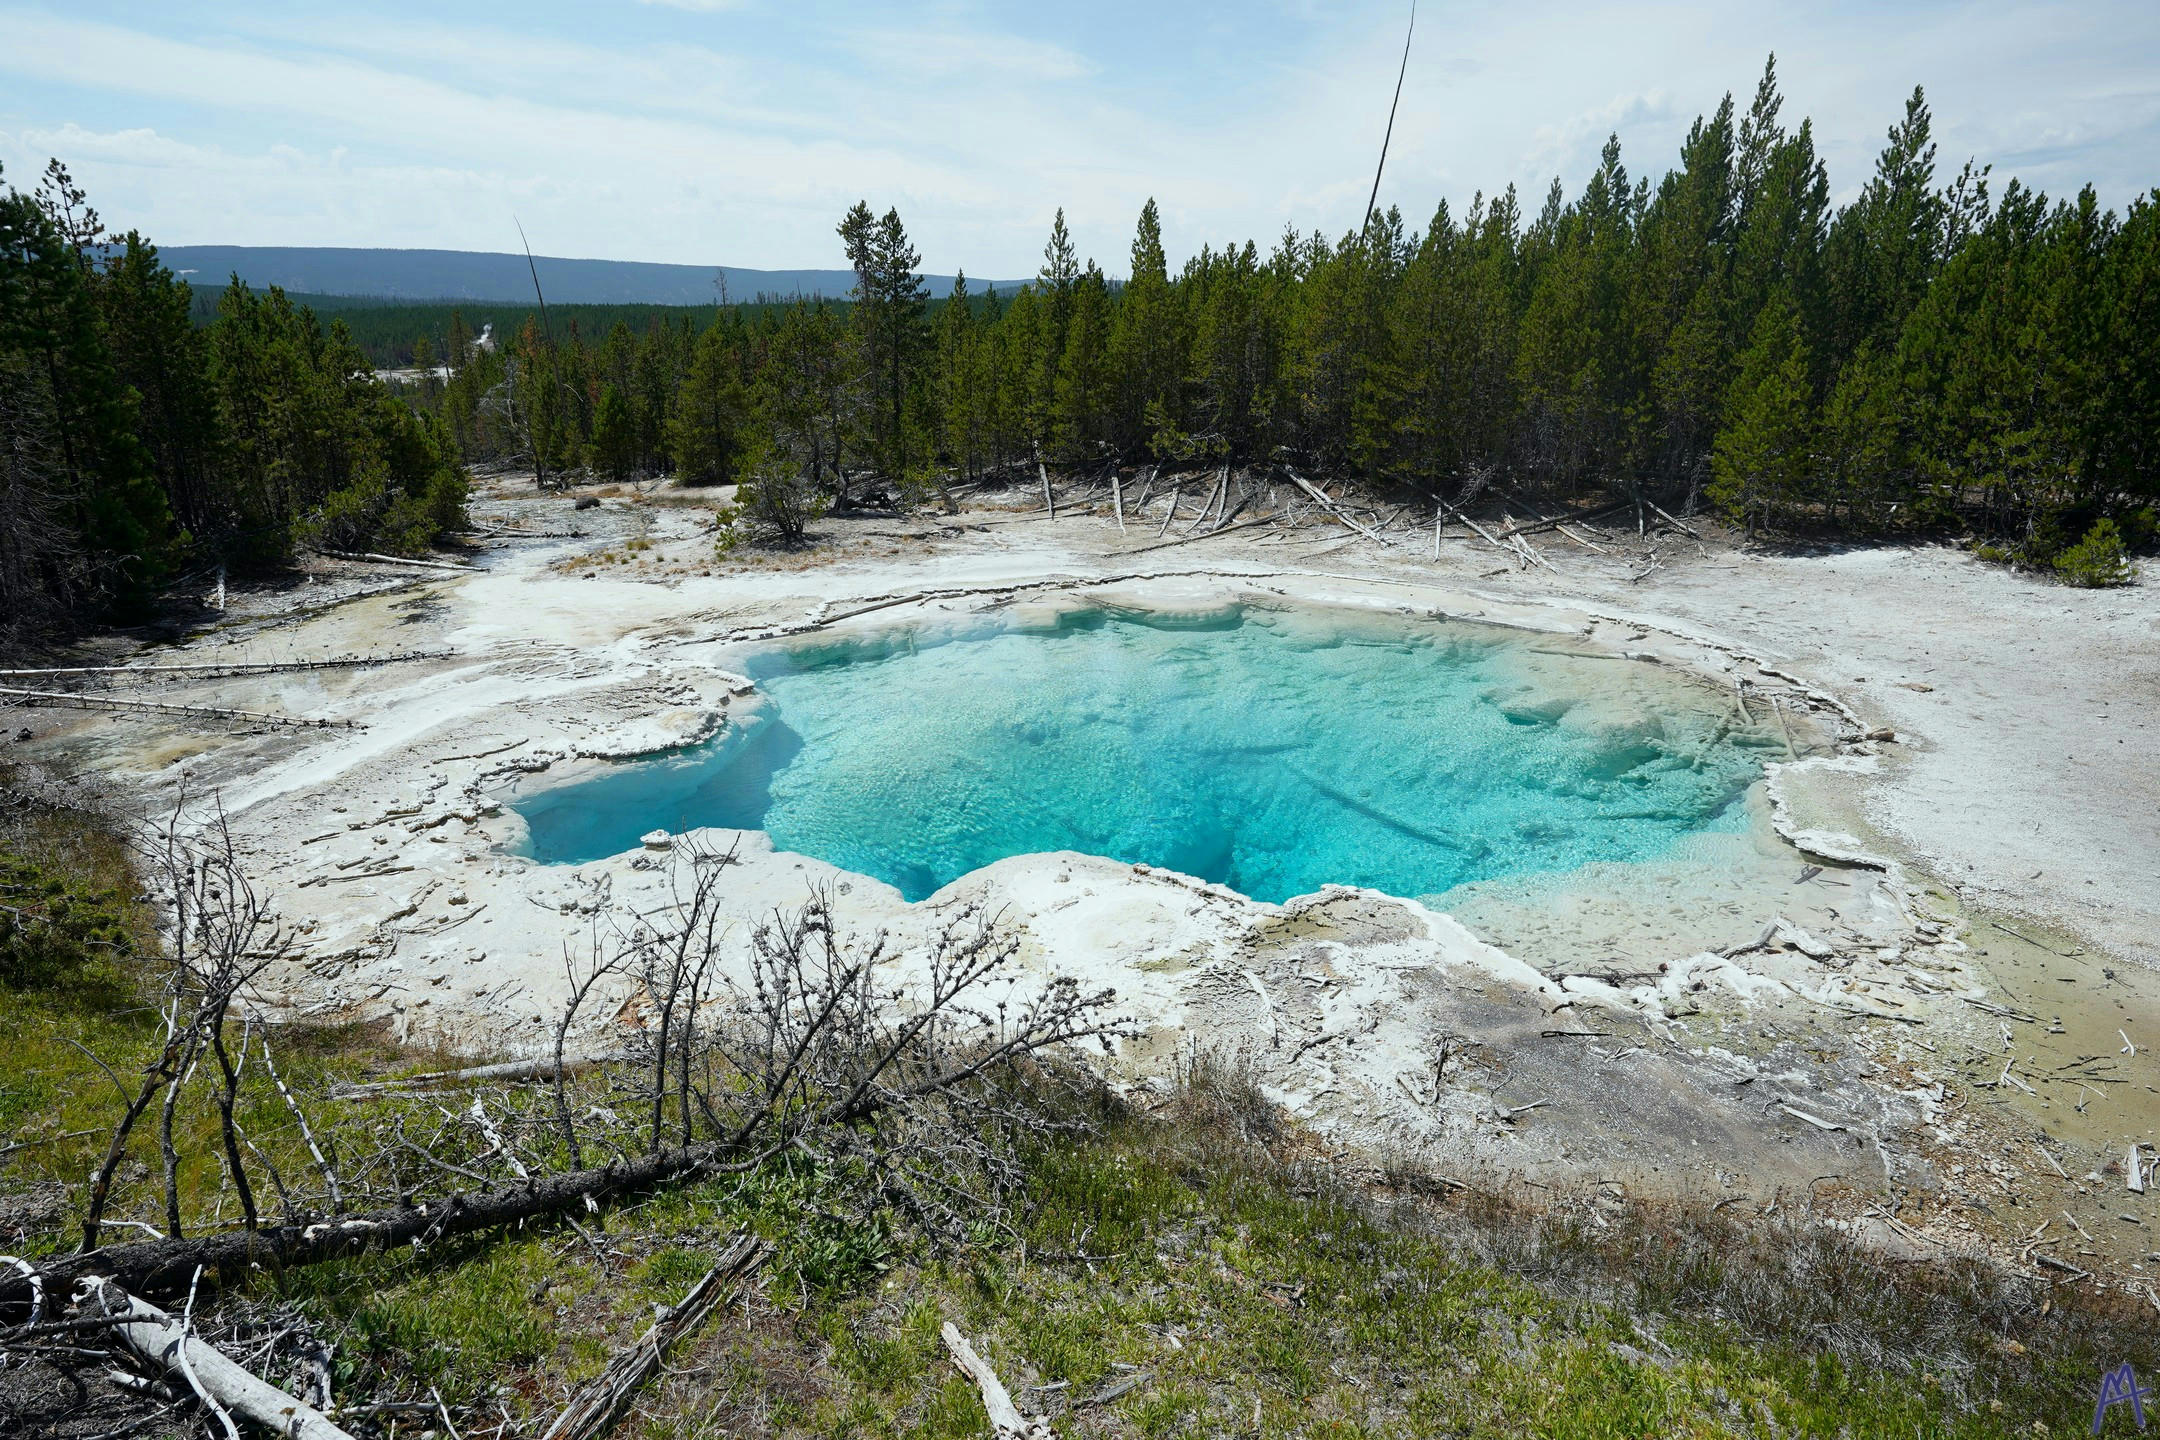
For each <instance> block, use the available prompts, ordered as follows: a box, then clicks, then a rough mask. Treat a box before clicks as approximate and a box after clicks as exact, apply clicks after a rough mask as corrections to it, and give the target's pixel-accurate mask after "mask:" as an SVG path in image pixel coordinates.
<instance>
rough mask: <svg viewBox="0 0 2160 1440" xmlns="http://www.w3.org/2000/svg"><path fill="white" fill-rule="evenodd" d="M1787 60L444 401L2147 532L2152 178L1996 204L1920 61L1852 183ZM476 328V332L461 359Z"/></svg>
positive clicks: (555, 448) (621, 421) (860, 475)
mask: <svg viewBox="0 0 2160 1440" xmlns="http://www.w3.org/2000/svg"><path fill="white" fill-rule="evenodd" d="M1781 110H1782V100H1781V97H1780V94H1779V91H1778V85H1777V77H1776V71H1775V62H1774V61H1773V62H1772V64H1771V65H1770V66H1769V67H1767V68H1766V69H1765V72H1764V75H1763V78H1762V82H1761V84H1760V86H1759V87H1758V88H1757V90H1756V92H1755V96H1754V100H1753V103H1752V104H1751V105H1749V106H1748V107H1747V109H1746V110H1745V112H1744V113H1742V112H1741V111H1740V110H1739V109H1738V108H1737V107H1736V106H1735V104H1734V103H1733V100H1732V97H1730V96H1727V97H1726V99H1725V101H1724V102H1723V103H1722V104H1721V105H1719V107H1718V108H1717V110H1716V111H1715V113H1713V114H1710V115H1707V116H1704V117H1701V118H1699V119H1698V120H1697V121H1696V123H1695V124H1694V126H1693V127H1692V129H1691V130H1690V131H1689V133H1688V136H1687V139H1686V142H1685V143H1684V144H1683V145H1682V147H1681V150H1680V155H1679V163H1678V164H1677V166H1676V167H1674V168H1673V169H1671V170H1669V171H1667V172H1666V173H1665V174H1664V175H1663V176H1662V177H1661V178H1659V179H1658V180H1656V181H1655V182H1654V183H1653V182H1652V181H1650V180H1648V179H1637V178H1634V177H1632V176H1630V174H1629V172H1628V170H1627V168H1626V166H1625V165H1624V164H1623V163H1622V160H1621V153H1620V145H1619V142H1618V140H1617V138H1615V139H1613V140H1612V141H1610V142H1609V143H1608V144H1607V145H1606V147H1605V149H1604V153H1603V156H1602V160H1601V163H1600V164H1599V166H1598V169H1597V171H1596V173H1595V174H1594V175H1592V176H1591V178H1590V180H1589V183H1588V184H1587V185H1586V186H1585V187H1584V189H1583V191H1582V193H1581V194H1580V195H1578V196H1576V197H1574V198H1572V199H1570V198H1569V197H1568V196H1567V195H1566V194H1565V193H1563V191H1562V189H1561V186H1560V184H1559V182H1558V181H1557V180H1556V181H1555V182H1554V184H1553V187H1552V189H1551V190H1550V191H1549V192H1548V193H1547V195H1546V196H1545V198H1544V201H1543V203H1542V205H1541V206H1540V207H1539V208H1538V210H1537V212H1536V213H1535V214H1534V215H1526V214H1525V213H1524V211H1523V209H1522V207H1521V205H1520V204H1519V203H1518V199H1517V197H1516V194H1515V192H1514V191H1513V190H1512V189H1509V190H1508V191H1506V192H1504V193H1502V194H1500V195H1499V196H1497V197H1493V198H1485V197H1480V198H1478V199H1476V200H1474V201H1472V202H1471V204H1470V206H1469V208H1468V209H1467V210H1466V211H1465V212H1464V213H1462V214H1460V215H1457V214H1455V213H1454V212H1453V211H1451V210H1450V208H1449V207H1448V206H1447V205H1446V204H1445V203H1443V204H1441V205H1440V206H1439V207H1438V209H1437V210H1436V211H1435V212H1434V214H1433V216H1432V218H1431V220H1430V221H1429V222H1428V223H1427V224H1426V225H1425V226H1424V228H1423V229H1421V230H1419V229H1411V228H1407V227H1406V226H1405V224H1404V222H1403V220H1402V218H1401V216H1400V215H1399V214H1397V213H1395V212H1392V211H1391V212H1389V213H1387V214H1384V215H1379V216H1376V217H1375V218H1374V219H1373V220H1372V222H1371V223H1370V224H1369V225H1368V226H1367V227H1366V228H1365V229H1364V230H1362V231H1361V232H1357V233H1352V234H1348V235H1345V236H1343V237H1342V238H1340V239H1338V240H1335V241H1333V242H1330V241H1329V240H1327V239H1326V238H1325V237H1324V236H1321V235H1319V234H1313V235H1302V236H1301V235H1299V234H1297V233H1296V232H1295V231H1290V232H1286V233H1285V234H1284V235H1283V236H1282V238H1281V239H1280V240H1279V241H1278V242H1277V243H1276V244H1275V245H1274V246H1273V248H1272V249H1270V250H1268V251H1266V252H1263V251H1262V250H1261V249H1260V248H1259V247H1258V246H1256V245H1254V244H1253V243H1251V242H1249V241H1248V242H1246V243H1244V244H1239V245H1227V246H1224V247H1222V248H1220V249H1216V248H1212V247H1210V248H1205V249H1203V250H1202V251H1201V252H1200V253H1199V254H1198V255H1196V256H1194V257H1193V258H1192V259H1191V260H1189V261H1187V262H1186V263H1185V264H1184V265H1183V267H1182V268H1181V269H1180V270H1179V271H1178V272H1177V273H1175V274H1173V273H1171V271H1170V270H1169V267H1168V265H1167V263H1166V260H1165V256H1164V253H1163V247H1162V238H1161V231H1160V226H1159V223H1158V218H1157V212H1156V207H1155V205H1154V203H1153V202H1152V201H1150V202H1149V203H1148V205H1147V206H1146V208H1145V209H1144V210H1143V211H1142V212H1141V215H1140V220H1139V227H1138V231H1137V233H1136V235H1135V237H1134V239H1133V243H1132V251H1131V256H1130V267H1129V277H1130V278H1129V279H1128V280H1127V281H1125V282H1124V283H1123V284H1121V285H1113V284H1111V283H1110V282H1108V281H1107V280H1106V279H1105V278H1104V276H1103V273H1102V271H1101V270H1100V268H1099V267H1097V266H1096V265H1095V264H1094V263H1093V262H1087V263H1082V262H1081V261H1080V259H1079V257H1078V256H1077V255H1076V253H1075V251H1074V248H1073V244H1072V241H1071V237H1070V235H1069V234H1068V232H1067V230H1066V227H1065V223H1064V218H1063V216H1062V214H1060V216H1059V217H1058V220H1057V222H1056V224H1055V225H1054V227H1053V229H1052V232H1051V236H1050V240H1049V244H1048V246H1047V247H1046V249H1045V252H1044V259H1043V265H1042V269H1041V272H1040V274H1039V276H1038V277H1037V279H1036V280H1035V281H1034V282H1033V283H1031V284H1029V285H1027V286H1025V287H1023V288H1022V289H1021V290H1020V291H1019V292H1018V293H1017V294H1014V295H1012V296H1009V297H1000V296H998V295H997V294H996V293H995V292H994V291H993V292H991V293H990V294H989V295H988V296H987V297H976V296H970V295H969V294H968V292H967V290H966V288H965V281H964V277H963V281H962V286H961V289H960V290H959V291H958V292H957V294H958V297H959V298H958V299H957V301H956V303H952V304H946V305H940V306H938V307H936V308H935V310H934V311H933V310H932V308H931V307H929V306H928V305H927V304H926V301H925V298H924V294H923V290H922V286H921V283H920V281H919V279H918V278H917V276H916V274H915V267H916V265H917V263H918V261H917V258H916V255H915V252H914V250H913V248H912V247H911V246H910V245H909V243H908V240H907V236H906V232H905V230H904V228H903V227H902V225H901V222H900V218H899V216H898V215H897V214H894V213H891V212H888V213H887V214H886V215H884V216H883V217H882V218H878V217H874V216H873V215H872V213H871V212H870V210H869V209H868V208H867V207H866V206H861V205H858V206H857V207H856V208H855V209H854V210H852V211H851V212H850V213H849V214H848V215H847V217H846V218H845V219H844V220H843V222H842V223H841V226H840V238H841V241H842V243H843V245H844V247H845V249H846V251H847V254H848V257H849V260H850V262H851V263H852V264H853V265H854V267H855V269H856V272H857V276H858V281H859V284H858V289H857V292H856V296H855V299H854V301H853V303H852V304H850V305H846V306H836V305H825V304H820V303H817V302H811V301H803V302H798V303H797V304H795V305H793V306H789V307H782V308H778V309H770V308H769V309H767V310H766V311H765V312H763V313H762V314H760V315H758V316H756V317H748V318H746V317H745V316H743V315H742V314H739V313H737V314H725V313H724V314H722V315H721V316H720V317H719V318H718V319H717V321H716V322H715V323H713V324H712V325H711V326H710V327H709V328H707V329H705V330H703V331H702V332H699V333H693V331H692V328H691V327H690V326H689V325H688V324H687V323H685V324H681V325H674V326H669V325H664V324H656V325H654V326H652V327H651V328H649V329H648V330H647V332H646V333H645V334H644V335H643V336H642V337H640V336H637V335H634V334H633V333H632V332H631V331H630V329H629V328H628V327H627V326H617V327H616V328H615V329H614V330H613V331H612V332H611V333H610V334H609V335H608V337H607V339H606V341H605V343H604V344H602V345H599V346H597V347H589V346H587V345H585V344H584V343H583V342H582V341H579V340H577V339H575V337H568V336H565V337H550V336H548V335H546V334H545V333H544V332H543V330H542V328H541V327H539V326H537V325H532V326H528V327H527V329H526V330H525V332H524V333H523V334H521V335H520V336H518V337H517V339H516V342H515V344H514V345H511V346H508V347H506V348H505V349H504V350H503V351H502V352H501V353H499V354H497V355H495V356H492V357H488V358H487V363H485V364H481V365H473V366H466V365H463V364H461V365H460V366H459V368H458V374H457V378H456V379H455V380H454V381H453V382H452V383H451V384H450V386H449V387H448V391H447V393H445V394H444V395H443V396H441V397H440V399H439V402H438V403H439V409H440V412H441V413H442V415H443V416H444V419H445V423H446V425H447V427H448V428H449V429H450V430H451V431H452V432H453V433H455V434H456V435H457V437H458V440H459V443H460V445H461V446H462V447H463V449H464V452H465V453H466V454H468V455H471V456H476V457H489V456H501V457H522V458H523V459H524V460H525V461H526V462H527V463H533V464H536V465H538V466H539V467H540V468H541V469H542V470H543V471H544V472H551V473H561V472H564V471H567V470H571V469H574V468H577V467H579V466H583V465H589V466H591V467H593V468H595V469H597V470H599V471H602V472H604V473H606V474H608V475H611V476H618V477H619V476H624V475H629V474H633V473H640V472H649V473H660V472H666V471H674V472H676V473H679V474H681V475H682V476H683V477H684V478H685V479H686V480H690V481H693V482H706V481H715V480H733V479H738V478H752V479H758V478H759V477H763V481H762V483H764V484H765V485H767V486H768V487H770V486H779V485H782V484H785V485H792V486H796V487H803V486H807V487H810V488H811V489H812V490H814V492H815V493H816V495H817V496H819V497H821V499H822V500H823V501H824V502H829V503H846V502H848V501H850V500H852V499H855V498H857V497H858V496H859V494H860V493H861V492H863V491H864V490H865V488H866V487H868V488H871V489H876V490H879V491H883V492H885V493H888V494H896V495H902V496H914V497H919V496H921V495H924V494H928V493H934V492H935V491H936V490H937V489H938V488H939V487H940V486H946V485H950V484H952V483H955V482H957V481H966V480H976V479H981V478H983V477H984V476H986V475H989V474H991V473H993V472H996V471H999V470H1001V469H1004V468H1008V467H1014V466H1029V467H1032V465H1033V463H1034V462H1035V461H1036V460H1038V459H1040V460H1041V461H1043V462H1045V463H1047V464H1049V465H1051V466H1054V467H1059V468H1060V469H1062V470H1067V471H1071V470H1080V469H1086V468H1088V467H1105V466H1110V465H1124V466H1137V465H1149V464H1170V465H1179V464H1231V465H1267V464H1277V463H1284V464H1291V465H1295V466H1299V467H1304V468H1305V469H1307V470H1309V471H1310V472H1315V473H1320V474H1326V475H1334V476H1347V477H1351V478H1353V479H1356V480H1358V481H1360V482H1362V483H1366V484H1370V485H1374V486H1379V487H1387V488H1392V489H1395V490H1396V491H1398V492H1401V493H1406V494H1424V495H1427V496H1431V497H1434V498H1436V499H1441V500H1448V501H1454V500H1457V499H1460V498H1462V497H1465V496H1466V495H1469V494H1473V493H1475V492H1476V491H1477V490H1478V489H1479V488H1481V487H1482V486H1484V485H1485V484H1488V483H1492V482H1494V481H1496V480H1497V481H1502V482H1506V483H1512V484H1517V485H1521V486H1525V487H1529V488H1533V489H1538V490H1542V491H1545V492H1548V493H1566V492H1570V491H1572V490H1575V489H1577V488H1579V487H1582V486H1585V485H1591V484H1597V485H1605V486H1611V487H1614V488H1616V489H1618V490H1621V491H1623V492H1625V493H1630V494H1641V495H1645V496H1647V497H1650V498H1653V499H1655V500H1658V501H1660V502H1662V503H1664V504H1666V505H1667V506H1669V507H1674V508H1677V507H1679V506H1682V505H1695V504H1697V503H1707V504H1708V505H1710V506H1713V507H1715V508H1716V509H1718V510H1720V511H1722V512H1723V513H1724V514H1726V515H1727V516H1729V517H1730V518H1732V519H1733V520H1735V521H1738V522H1741V523H1744V524H1746V525H1747V526H1749V527H1750V528H1772V529H1793V528H1803V529H1818V530H1819V529H1834V530H1844V531H1855V532H1883V531H1913V530H1926V529H1941V528H1945V527H1966V528H1977V529H1979V530H1981V531H1983V532H1984V533H1986V534H1987V535H1988V536H1990V537H1992V539H1993V540H1994V542H1995V543H1997V544H1998V545H2000V546H2002V547H2004V548H2005V549H2006V550H2007V551H2008V552H2010V553H2013V554H2015V555H2016V556H2017V557H2019V558H2023V559H2028V560H2033V561H2038V562H2045V561H2048V560H2049V559H2051V558H2052V557H2053V556H2055V555H2057V554H2058V553H2060V552H2061V551H2063V550H2064V549H2065V548H2066V547H2068V546H2070V545H2071V544H2072V543H2073V542H2075V541H2076V540H2077V539H2078V538H2079V537H2080V536H2081V535H2084V534H2086V533H2087V531H2088V529H2089V527H2090V526H2091V525H2092V524H2093V523H2094V522H2095V521H2099V520H2109V521H2112V522H2117V523H2121V524H2123V525H2124V526H2125V527H2126V528H2127V529H2129V530H2130V531H2131V533H2132V538H2133V539H2140V538H2149V537H2150V535H2151V533H2152V529H2153V521H2152V515H2151V509H2150V507H2151V503H2152V501H2153V500H2154V499H2155V497H2156V491H2160V453H2156V450H2155V447H2156V446H2160V204H2156V199H2160V192H2156V195H2155V196H2147V197H2142V198H2140V199H2139V200H2138V201H2137V202H2136V203H2135V204H2133V205H2132V206H2131V207H2130V208H2129V210H2128V211H2127V213H2125V214H2122V215H2116V214H2113V213H2110V212H2104V211H2102V210H2101V208H2100V207H2099V205H2098V203H2097V202H2096V200H2095V198H2094V196H2093V193H2092V191H2091V190H2090V188H2088V189H2086V190H2085V191H2083V192H2082V193H2080V194H2079V195H2078V196H2077V197H2076V198H2075V199H2074V200H2070V201H2063V202H2051V201H2050V200H2049V199H2048V198H2047V197H2046V196H2044V195H2041V194H2038V193H2036V192H2034V191H2032V190H2029V189H2027V188H2026V187H2025V186H2023V185H2022V184H2020V183H2018V182H2017V181H2014V180H2013V181H2011V182H2010V183H2009V184H2008V185H2007V186H2005V187H2004V188H2003V190H2002V193H2001V195H2000V196H1999V198H1997V197H1993V196H1991V194H1990V185H1989V174H1988V171H1987V170H1986V169H1984V168H1976V167H1975V166H1973V165H1972V164H1970V163H1968V164H1967V165H1965V166H1964V167H1963V168H1962V169H1961V170H1959V171H1958V173H1957V174H1956V175H1954V176H1951V177H1948V178H1947V180H1944V179H1941V178H1939V176H1938V164H1937V156H1936V147H1935V144H1934V142H1933V140H1932V139H1931V138H1930V135H1929V113H1928V108H1927V104H1926V101H1925V97H1924V96H1923V95H1922V93H1921V92H1920V91H1918V90H1915V91H1914V93H1913V95H1912V98H1911V100H1910V101H1909V102H1908V103H1907V105H1906V107H1905V112H1904V115H1903V117H1902V119H1901V120H1900V121H1899V123H1898V124H1897V125H1895V126H1893V127H1892V128H1891V129H1890V131H1889V134H1888V140H1887V144H1886V145H1885V147H1884V149H1883V151H1882V153H1881V156H1880V158H1879V160H1878V161H1877V163H1876V167H1875V173H1874V174H1873V176H1872V177H1871V178H1870V179H1869V180H1868V182H1867V184H1866V185H1865V187H1864V188H1863V189H1862V190H1861V191H1860V193H1859V195H1858V196H1857V198H1855V199H1854V200H1853V201H1852V203H1850V204H1848V205H1846V206H1844V207H1842V208H1833V207H1832V205H1831V203H1830V198H1829V197H1830V185H1829V178H1828V175H1827V173H1826V171H1825V168H1824V165H1823V162H1822V161H1821V159H1820V158H1819V157H1818V156H1817V154H1816V150H1815V141H1814V136H1813V133H1812V130H1811V127H1810V125H1809V123H1808V122H1806V121H1804V120H1803V121H1802V122H1800V123H1799V124H1798V125H1797V126H1788V125H1787V124H1786V123H1785V121H1784V119H1783V118H1782V116H1781ZM452 359H453V360H454V361H456V360H458V359H459V357H457V356H453V357H452Z"/></svg>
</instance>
